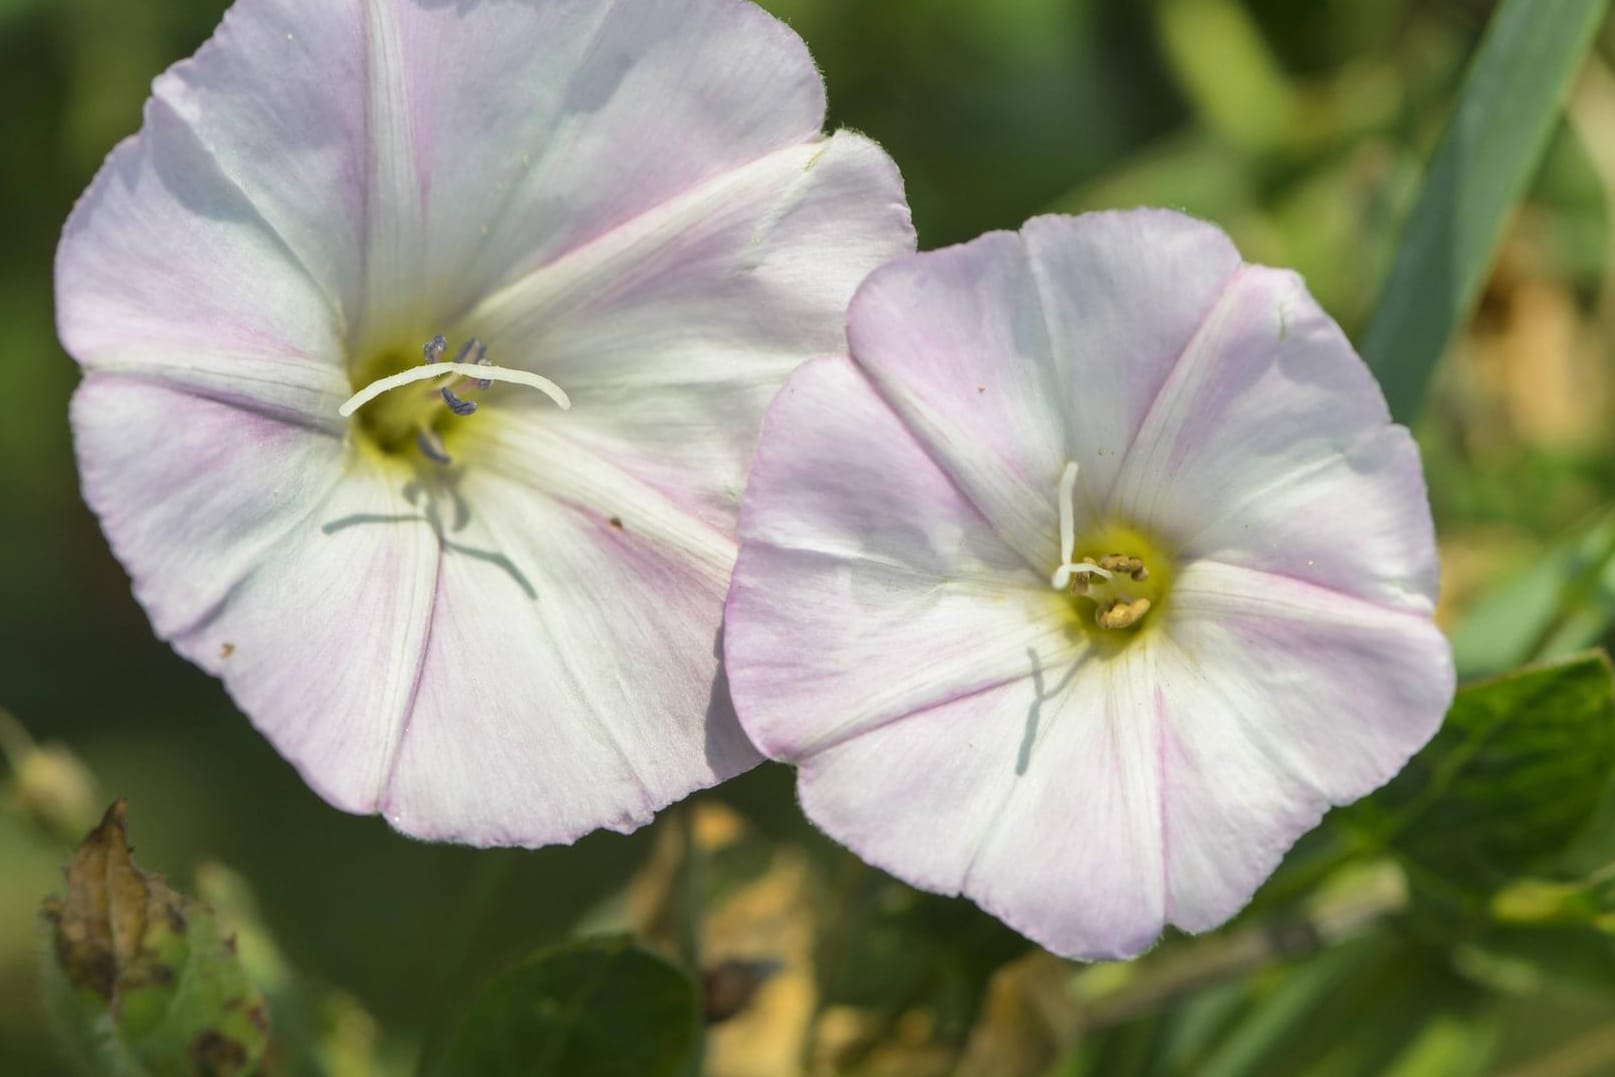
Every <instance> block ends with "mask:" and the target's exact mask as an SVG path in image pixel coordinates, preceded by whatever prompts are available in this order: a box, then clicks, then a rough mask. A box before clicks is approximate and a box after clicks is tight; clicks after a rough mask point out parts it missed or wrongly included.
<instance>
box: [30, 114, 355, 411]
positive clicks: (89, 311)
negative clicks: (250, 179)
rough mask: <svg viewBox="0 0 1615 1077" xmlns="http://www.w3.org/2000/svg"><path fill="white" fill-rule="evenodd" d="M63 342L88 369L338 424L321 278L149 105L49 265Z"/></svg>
mask: <svg viewBox="0 0 1615 1077" xmlns="http://www.w3.org/2000/svg"><path fill="white" fill-rule="evenodd" d="M56 283H57V287H56V299H57V322H58V326H59V328H60V332H61V337H62V343H63V344H64V346H65V347H66V348H67V349H68V351H70V352H71V353H72V354H73V355H74V356H75V357H76V358H77V359H78V360H79V361H80V362H81V363H82V364H83V365H84V366H85V367H87V368H88V369H90V370H104V371H113V372H124V373H128V374H132V375H136V376H139V377H141V378H144V379H150V380H156V381H162V382H166V383H168V384H172V385H175V386H176V387H180V388H183V389H185V390H187V391H191V392H195V393H200V394H204V395H207V396H210V397H213V398H215V399H219V400H222V401H226V402H229V403H233V404H236V405H238V406H240V407H241V408H243V409H246V410H250V411H258V412H262V413H265V414H268V415H276V416H282V417H290V418H294V419H296V420H297V421H299V422H302V423H304V424H306V425H311V426H317V427H325V428H328V429H332V430H333V431H336V430H340V424H339V422H338V421H337V419H336V406H337V405H338V404H340V403H341V402H342V399H343V397H344V396H345V395H346V393H347V392H348V386H347V379H346V376H345V374H344V372H343V369H342V342H341V333H342V326H341V321H340V316H339V314H338V312H337V310H336V308H335V307H333V306H332V304H331V301H330V299H329V297H328V296H327V295H326V293H325V290H324V285H323V283H322V282H321V281H320V280H319V279H317V278H315V277H314V276H313V275H311V273H310V271H309V270H308V269H307V268H306V267H305V266H304V265H303V264H302V263H301V262H300V261H299V260H298V258H297V257H296V256H295V255H294V254H293V253H292V252H291V251H289V250H288V249H287V247H286V245H285V243H284V241H283V240H282V239H281V237H280V236H279V235H278V234H277V233H276V232H275V230H274V229H273V228H272V227H270V226H269V225H268V224H267V223H266V222H265V220H264V218H263V217H261V216H260V215H259V214H258V213H257V211H256V210H255V209H254V208H253V206H252V205H251V204H250V203H249V202H248V201H247V200H246V199H245V198H244V197H243V196H242V194H241V191H240V189H239V188H238V187H236V185H235V184H234V183H233V182H232V181H231V180H230V179H229V178H228V177H227V176H225V175H224V174H223V173H222V172H220V171H219V169H218V167H217V166H216V164H215V163H214V162H213V161H212V160H211V159H210V158H209V157H208V155H207V153H206V152H205V151H204V150H203V148H202V147H201V146H200V145H199V144H198V143H197V141H196V139H195V137H194V135H193V134H192V133H191V131H190V130H189V129H187V128H186V127H185V126H184V125H183V124H182V123H181V122H180V121H179V120H178V119H177V118H176V117H175V116H174V114H173V112H172V110H171V109H169V108H168V107H167V106H166V105H164V104H163V103H162V102H161V101H153V102H152V103H151V104H150V105H149V106H148V108H147V113H146V127H145V130H144V132H143V133H142V135H141V136H140V137H139V138H135V139H130V140H128V141H126V142H124V143H123V144H122V145H120V146H119V147H118V148H117V149H116V150H115V151H114V152H113V154H112V156H111V157H110V158H109V159H108V161H107V163H106V165H105V167H103V168H102V170H101V173H100V174H99V175H98V176H97V177H96V180H95V183H94V184H93V185H92V186H91V187H90V189H89V191H88V192H86V193H85V195H84V197H83V198H82V199H81V200H80V201H79V204H78V207H77V208H76V209H75V210H74V212H73V216H72V217H71V218H70V219H69V221H68V223H67V226H66V229H65V231H64V232H63V235H62V243H61V247H60V248H59V250H58V252H57V260H56Z"/></svg>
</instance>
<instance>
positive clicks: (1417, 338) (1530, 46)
mask: <svg viewBox="0 0 1615 1077" xmlns="http://www.w3.org/2000/svg"><path fill="white" fill-rule="evenodd" d="M1605 6H1606V3H1605V0H1505V2H1504V3H1503V4H1502V6H1501V7H1499V8H1498V10H1497V14H1496V15H1495V16H1493V19H1492V23H1491V26H1490V27H1489V29H1488V30H1487V33H1486V38H1485V40H1484V42H1482V44H1481V48H1480V52H1479V54H1478V55H1477V56H1476V57H1475V60H1474V62H1473V63H1472V64H1471V66H1470V69H1469V74H1468V76H1467V78H1466V79H1465V82H1464V87H1463V91H1462V94H1461V96H1460V98H1459V101H1458V104H1457V107H1456V108H1455V110H1454V111H1453V114H1452V116H1451V118H1450V119H1449V120H1448V122H1447V127H1446V130H1445V132H1444V134H1443V135H1442V138H1441V142H1440V144H1439V145H1438V146H1437V147H1436V151H1435V156H1434V157H1433V158H1432V159H1431V162H1430V166H1429V168H1428V170H1427V172H1426V176H1425V180H1424V187H1423V191H1422V193H1421V194H1420V197H1419V201H1418V204H1417V205H1416V206H1415V207H1414V210H1413V213H1412V216H1411V217H1410V219H1409V220H1408V223H1407V225H1406V227H1405V229H1404V231H1403V235H1402V240H1401V243H1400V246H1399V248H1398V251H1397V255H1396V260H1395V262H1394V263H1393V264H1392V267H1391V272H1390V275H1389V278H1388V279H1387V280H1386V282H1385V287H1384V289H1383V291H1382V292H1381V299H1380V304H1379V308H1378V310H1377V311H1376V312H1375V314H1374V316H1373V318H1372V320H1371V321H1370V323H1369V327H1368V331H1367V333H1366V334H1365V336H1364V338H1363V349H1362V350H1363V357H1364V358H1365V359H1366V360H1367V361H1368V364H1369V366H1370V367H1372V368H1373V370H1374V372H1375V374H1377V375H1378V376H1379V379H1380V383H1381V385H1383V386H1384V388H1385V395H1386V397H1387V398H1388V399H1389V400H1390V404H1391V411H1392V413H1393V414H1394V415H1395V416H1396V417H1397V419H1399V420H1401V421H1404V422H1405V421H1409V420H1411V419H1413V418H1414V417H1416V416H1417V415H1418V413H1419V409H1420V406H1421V405H1422V403H1423V401H1424V395H1425V389H1426V387H1427V385H1428V382H1429V379H1430V374H1431V371H1432V370H1433V369H1434V368H1435V365H1436V362H1437V360H1438V359H1439V358H1440V357H1441V354H1442V352H1443V351H1444V350H1445V349H1446V346H1447V342H1448V340H1449V339H1451V337H1452V335H1453V332H1454V331H1455V330H1456V329H1457V327H1458V326H1459V324H1460V323H1461V322H1462V321H1463V320H1464V319H1465V318H1467V317H1468V315H1469V312H1470V310H1471V309H1472V308H1473V306H1474V303H1475V300H1476V298H1477V296H1478V295H1479V292H1480V288H1481V285H1482V284H1483V283H1484V282H1485V279H1486V274H1487V272H1488V270H1489V268H1490V266H1491V261H1492V254H1493V252H1494V250H1495V248H1496V247H1497V243H1498V240H1499V239H1500V237H1501V236H1502V232H1503V228H1504V226H1505V225H1506V224H1507V222H1508V220H1509V217H1510V215H1511V214H1512V212H1513V211H1514V208H1515V206H1516V205H1517V204H1518V203H1519V201H1520V198H1521V197H1522V196H1523V194H1524V192H1525V189H1526V185H1527V184H1528V183H1529V181H1530V179H1531V175H1532V173H1533V172H1534V171H1535V169H1536V167H1537V164H1538V163H1539V161H1540V160H1541V158H1542V154H1543V151H1544V149H1545V148H1546V146H1547V143H1548V138H1549V136H1550V135H1551V134H1552V133H1553V130H1554V126H1555V124H1556V123H1557V122H1558V120H1559V116H1560V113H1561V111H1562V109H1563V106H1564V100H1565V96H1566V94H1567V92H1568V89H1569V86H1570V80H1571V77H1572V76H1573V75H1574V74H1575V72H1576V70H1577V68H1578V67H1579V66H1580V64H1581V60H1582V57H1583V56H1584V55H1585V54H1586V51H1587V48H1588V47H1589V45H1590V44H1591V43H1592V39H1593V31H1594V30H1595V29H1596V28H1597V26H1598V23H1599V20H1600V19H1601V18H1602V16H1603V13H1604V9H1605Z"/></svg>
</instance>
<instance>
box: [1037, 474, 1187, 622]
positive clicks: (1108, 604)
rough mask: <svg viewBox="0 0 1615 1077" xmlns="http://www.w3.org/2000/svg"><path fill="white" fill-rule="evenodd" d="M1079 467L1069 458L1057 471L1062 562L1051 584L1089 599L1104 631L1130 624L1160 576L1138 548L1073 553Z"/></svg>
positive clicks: (1146, 606) (1146, 607)
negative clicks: (1128, 551)
mask: <svg viewBox="0 0 1615 1077" xmlns="http://www.w3.org/2000/svg"><path fill="white" fill-rule="evenodd" d="M1077 473H1078V469H1077V465H1076V462H1075V461H1072V462H1069V463H1067V464H1066V465H1065V468H1064V470H1063V471H1062V472H1061V474H1060V484H1059V494H1058V504H1059V511H1060V564H1059V565H1058V567H1056V568H1055V570H1054V574H1053V575H1052V576H1051V577H1050V578H1049V584H1050V586H1052V587H1053V588H1054V589H1055V590H1056V591H1059V592H1061V593H1063V594H1067V595H1070V596H1072V597H1073V598H1085V599H1089V600H1090V601H1092V602H1093V604H1094V611H1093V622H1094V624H1095V625H1097V626H1098V627H1100V628H1102V629H1105V630H1107V631H1122V630H1124V629H1129V628H1133V627H1135V626H1137V625H1138V624H1139V622H1141V621H1143V619H1144V616H1145V615H1146V614H1148V613H1149V612H1150V609H1151V608H1152V607H1153V606H1154V604H1155V603H1154V601H1153V600H1152V599H1151V597H1150V594H1147V593H1145V592H1150V593H1155V592H1157V591H1158V590H1159V587H1160V582H1161V581H1159V580H1158V579H1156V578H1155V577H1153V576H1152V575H1151V573H1150V568H1149V565H1148V564H1147V563H1146V562H1145V558H1144V557H1142V556H1140V555H1139V554H1138V553H1136V552H1135V553H1123V552H1111V553H1104V554H1100V555H1085V556H1083V557H1080V558H1079V557H1078V556H1077V554H1076V546H1077V534H1076V503H1075V497H1076V494H1075V491H1076V485H1077Z"/></svg>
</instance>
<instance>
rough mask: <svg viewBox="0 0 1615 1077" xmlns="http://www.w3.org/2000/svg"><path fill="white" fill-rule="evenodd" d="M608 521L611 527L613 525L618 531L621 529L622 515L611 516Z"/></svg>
mask: <svg viewBox="0 0 1615 1077" xmlns="http://www.w3.org/2000/svg"><path fill="white" fill-rule="evenodd" d="M608 522H609V523H610V524H611V526H612V527H615V528H616V529H617V530H618V531H621V530H622V517H621V516H613V517H612V518H611V519H610V520H609V521H608Z"/></svg>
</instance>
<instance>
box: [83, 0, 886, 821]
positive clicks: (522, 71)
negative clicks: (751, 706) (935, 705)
mask: <svg viewBox="0 0 1615 1077" xmlns="http://www.w3.org/2000/svg"><path fill="white" fill-rule="evenodd" d="M823 114H824V93H823V86H822V83H821V81H820V78H819V75H818V73H817V71H816V70H815V68H814V66H813V63H812V61H811V60H810V58H809V56H808V54H807V51H806V49H805V48H804V46H803V44H802V42H801V41H800V40H799V39H798V38H797V37H796V36H795V35H794V34H793V33H792V32H791V31H790V30H789V29H787V28H786V27H785V26H784V25H783V24H781V23H779V22H778V21H776V20H774V19H773V18H772V17H770V16H768V15H767V14H765V13H764V12H763V11H762V10H761V9H759V8H756V7H754V6H752V5H751V4H749V3H744V2H741V0H616V2H599V0H240V2H239V3H237V4H236V5H235V6H234V7H233V8H232V9H231V10H230V12H229V13H228V14H227V15H226V16H225V20H224V24H223V26H222V27H221V28H220V30H219V31H218V33H217V34H216V35H215V37H214V38H213V40H212V41H210V42H209V43H208V44H207V45H206V46H204V47H203V48H202V50H201V51H200V52H199V53H198V54H197V56H196V57H195V58H194V59H192V60H189V61H187V62H185V63H182V64H180V65H178V66H177V67H175V68H174V69H173V70H172V71H170V72H169V73H167V74H165V75H164V76H162V77H161V78H160V79H159V80H158V81H157V84H156V87H155V90H154V93H153V96H152V99H151V100H150V102H149V103H148V105H147V108H146V115H145V125H144V128H143V130H142V131H141V133H140V134H139V135H138V136H136V137H135V138H133V139H131V140H129V141H128V142H125V143H124V144H123V145H121V146H120V147H118V149H117V150H116V151H115V152H114V153H113V154H112V156H111V158H110V159H109V160H108V162H107V164H106V166H105V168H104V169H103V170H102V172H101V174H100V175H99V176H98V177H97V179H96V181H95V183H94V185H93V186H92V187H91V188H90V190H89V192H88V193H87V194H86V195H85V197H84V198H83V200H82V202H81V203H80V205H79V206H78V208H77V209H76V210H75V212H74V214H73V217H72V219H71V220H70V221H69V222H68V224H67V228H66V232H65V234H64V236H63V239H62V244H61V249H60V252H59V256H58V262H57V298H58V304H59V311H60V331H61V336H62V340H63V342H64V343H65V345H66V347H67V349H68V351H69V352H71V353H72V355H73V356H74V357H75V358H77V359H78V361H79V362H80V363H81V364H82V365H83V367H84V370H85V380H84V383H83V385H82V387H81V388H80V389H79V392H78V395H77V396H76V397H75V399H74V404H73V424H74V431H75V435H76V438H77V446H78V453H79V462H80V467H81V471H82V476H83V485H84V492H85V496H86V497H87V498H88V500H89V502H90V504H91V506H92V507H93V508H94V509H95V511H96V512H97V514H98V515H99V516H100V518H101V522H102V525H103V527H104V528H105V530H106V533H107V536H108V538H109V539H110V541H111V544H112V546H113V549H114V551H115V552H116V553H117V555H118V557H119V559H120V560H121V561H122V562H123V563H124V565H125V566H126V567H127V568H128V569H129V572H130V575H131V576H132V577H133V579H134V585H135V593H136V595H137V596H138V598H139V599H140V601H141V603H142V604H143V605H144V607H145V608H146V611H147V612H148V613H149V615H150V617H151V620H152V623H153V624H154V626H155V627H156V630H157V631H158V633H159V634H161V635H162V636H163V637H164V638H165V639H168V640H170V641H171V642H172V643H173V645H174V646H175V647H176V648H177V649H178V650H179V652H180V653H181V654H183V655H185V656H186V657H188V658H189V659H191V660H192V661H194V662H195V663H196V664H198V665H199V666H201V667H202V668H203V669H205V670H207V671H208V672H210V673H213V674H216V675H217V676H219V677H221V678H223V680H224V683H225V685H226V687H227V688H228V689H229V691H230V693H231V695H232V696H233V697H234V699H235V700H236V702H237V703H238V704H239V705H240V706H241V708H242V709H243V710H244V711H245V712H246V713H247V714H248V715H249V716H250V717H251V718H252V720H253V722H254V723H255V724H256V725H257V726H258V727H259V728H260V729H261V730H262V731H263V732H264V733H265V734H266V735H267V736H268V737H269V739H270V740H271V741H273V742H274V744H275V745H276V747H277V748H279V750H280V751H281V752H282V753H283V754H284V755H285V756H286V757H287V758H288V759H289V760H291V761H292V763H293V764H295V765H296V766H297V768H298V769H299V770H300V771H301V772H302V774H303V776H304V777H305V778H306V779H307V780H308V782H309V784H310V785H312V786H313V787H314V788H315V789H316V790H318V791H319V792H320V793H321V794H322V795H323V796H325V797H326V798H327V799H328V800H330V801H331V802H332V803H333V804H336V805H338V806H339V807H341V808H344V809H346V810H349V811H354V812H371V811H379V812H381V813H383V814H385V815H386V817H387V818H388V820H389V821H390V822H392V823H393V825H394V826H396V827H398V828H399V829H400V830H403V831H406V832H407V833H410V834H415V835H419V836H422V837H428V838H441V839H453V840H458V841H465V842H472V843H476V844H496V843H497V844H504V843H510V844H522V845H538V844H543V843H547V842H555V841H566V840H570V839H572V838H574V837H576V836H578V835H580V834H583V833H585V832H587V831H589V830H592V829H594V828H596V827H601V826H606V827H611V828H614V829H619V830H626V829H631V828H632V827H635V826H637V825H640V824H642V823H644V822H645V821H646V820H648V819H649V818H650V817H651V815H652V813H653V812H655V811H656V810H657V809H658V808H660V807H662V806H663V805H665V804H667V803H668V802H670V801H672V800H674V799H675V798H677V797H680V796H682V795H684V794H685V793H688V792H689V791H690V790H692V789H695V788H698V787H701V786H706V785H710V784H712V783H714V782H717V781H720V780H722V779H723V778H726V777H728V776H730V775H733V774H735V773H737V772H738V771H741V770H743V769H745V768H746V767H748V766H750V765H752V764H753V763H754V762H755V760H756V758H757V757H756V755H755V754H754V752H753V749H752V748H751V747H750V746H749V744H748V743H747V742H746V739H745V737H744V735H743V734H742V733H741V731H740V730H739V728H738V726H737V725H736V723H735V721H734V717H733V713H732V711H731V709H730V706H729V703H728V701H727V695H726V690H725V688H724V685H723V683H722V680H721V677H720V675H719V662H718V657H717V651H718V629H719V623H720V620H721V612H722V604H723V595H724V590H725V587H726V585H727V580H728V574H729V570H730V567H731V564H732V560H733V557H734V553H735V542H734V538H733V528H734V516H735V512H736V506H737V503H738V498H739V494H740V491H741V488H742V486H743V483H744V478H745V473H746V465H747V462H748V460H749V456H750V452H751V448H752V443H753V439H754V437H755V434H756V429H757V427H758V425H759V423H760V419H761V414H762V410H763V408H764V407H765V406H766V404H767V401H768V400H769V398H770V397H771V395H772V394H773V393H774V391H775V390H776V389H777V388H778V386H779V385H780V383H781V382H782V381H783V380H784V378H785V376H786V374H787V373H788V372H789V371H790V370H791V369H792V368H794V367H795V366H796V365H797V364H798V363H800V362H801V361H802V360H803V359H805V358H808V357H811V356H814V355H818V354H825V353H839V352H840V351H842V350H843V348H844V345H843V316H844V312H845V306H846V303H847V301H848V299H849V297H850V296H851V294H852V292H853V289H854V288H855V287H856V285H857V284H858V282H859V281H860V280H861V279H862V278H863V277H864V276H865V275H866V274H867V273H868V272H869V270H871V269H872V268H874V267H875V266H877V265H879V264H880V263H882V262H884V261H886V260H887V259H889V258H891V257H893V256H895V255H898V254H902V253H905V252H907V251H911V250H912V249H913V238H912V231H911V227H910V224H909V219H908V213H907V209H906V207H905V205H904V202H903V196H902V189H901V181H900V179H899V177H898V174H897V171H896V169H895V168H894V166H893V165H892V163H891V161H890V160H889V159H888V158H887V157H886V156H885V154H884V153H882V152H881V151H880V149H879V148H878V147H876V146H875V145H873V144H872V143H870V142H869V141H867V140H866V139H863V138H860V137H858V136H856V135H850V134H836V135H834V136H833V137H828V138H827V137H825V136H824V135H822V134H821V130H820V129H821V124H822V122H823ZM440 338H446V339H440ZM423 352H424V356H423ZM455 359H458V360H460V361H461V362H462V363H463V364H464V365H462V366H461V367H459V368H451V367H448V366H441V365H437V364H441V363H443V362H447V361H451V360H455ZM426 360H434V361H436V362H435V363H434V369H433V370H431V371H416V372H415V373H411V371H412V370H413V369H414V368H417V367H418V366H419V365H420V364H422V363H423V362H424V361H426ZM479 360H480V361H481V364H491V365H479ZM454 373H458V374H462V375H467V377H464V378H456V377H452V376H451V374H454ZM394 374H401V375H402V378H401V379H399V380H401V381H407V380H408V379H410V378H414V377H420V376H424V375H430V378H431V380H430V381H426V382H419V381H418V382H414V383H412V384H403V385H398V387H395V388H393V389H392V391H390V392H387V393H385V394H382V395H380V396H379V397H377V398H375V399H373V400H371V401H369V402H368V403H365V404H364V405H363V406H362V407H359V408H358V409H357V411H353V407H352V406H351V405H350V407H349V409H347V410H348V411H349V412H351V413H352V414H351V417H345V415H339V413H338V408H339V406H340V405H343V403H344V401H345V400H346V399H347V398H348V397H349V396H350V395H352V394H354V393H356V392H357V391H358V390H360V389H362V388H364V387H365V386H367V385H369V384H371V383H373V382H375V381H376V380H377V379H380V378H383V377H385V376H389V375H394ZM385 384H389V385H397V383H396V382H389V383H385ZM534 390H537V391H534ZM568 398H570V405H571V410H570V411H564V410H562V406H561V405H564V404H565V403H566V402H567V400H568ZM478 403H480V404H481V410H480V411H478V412H477V414H474V415H473V414H470V412H471V411H472V410H473V405H475V404H478Z"/></svg>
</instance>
